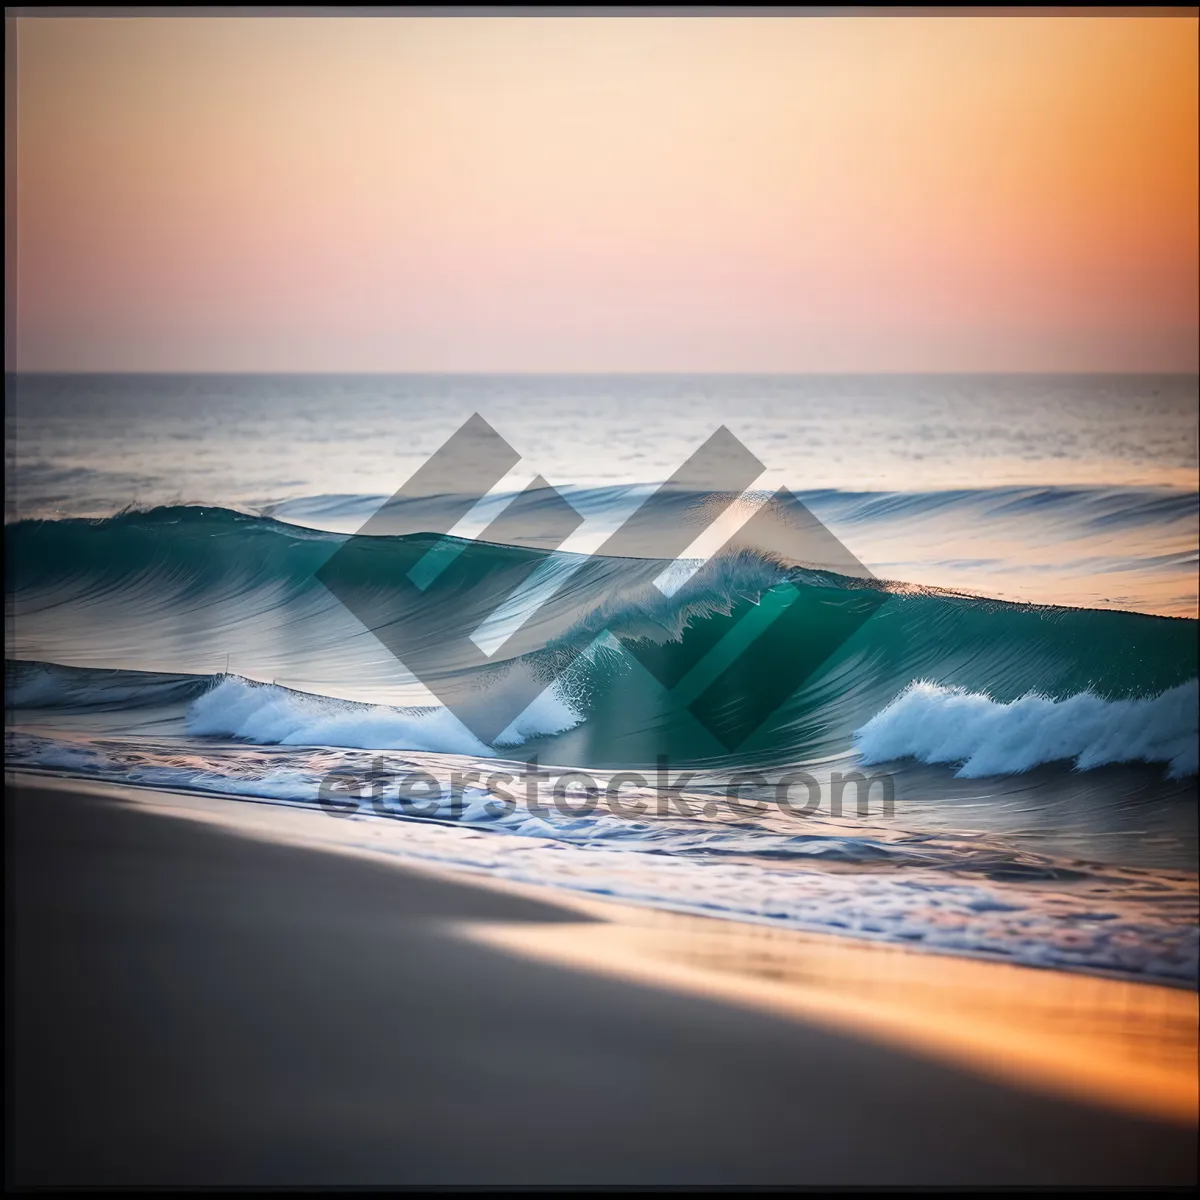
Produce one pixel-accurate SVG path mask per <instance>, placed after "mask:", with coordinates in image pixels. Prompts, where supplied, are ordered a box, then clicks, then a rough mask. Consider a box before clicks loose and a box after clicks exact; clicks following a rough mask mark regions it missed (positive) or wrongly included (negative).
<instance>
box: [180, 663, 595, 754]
mask: <svg viewBox="0 0 1200 1200" xmlns="http://www.w3.org/2000/svg"><path fill="white" fill-rule="evenodd" d="M581 720H582V717H581V716H580V714H579V713H577V712H576V711H575V710H574V709H573V708H572V707H571V706H570V704H569V703H568V702H567V701H566V700H565V699H564V698H563V697H562V696H560V695H559V693H558V692H557V689H555V688H548V689H547V690H546V691H545V692H544V693H543V694H542V695H541V696H539V697H538V699H537V700H535V701H534V702H533V704H531V705H530V706H529V707H528V708H527V709H526V710H525V711H524V712H523V713H522V714H521V715H520V716H519V717H518V718H517V719H516V720H514V721H513V722H512V724H511V725H510V726H509V728H508V729H507V730H506V731H505V732H504V733H503V734H501V736H500V737H499V738H497V739H496V744H497V745H499V746H519V745H521V744H522V743H523V742H525V741H526V740H527V739H528V738H530V737H539V736H545V735H547V734H555V733H562V732H564V731H565V730H567V729H570V728H572V727H573V726H575V725H577V724H578V723H579V722H580V721H581ZM187 731H188V732H189V733H191V734H194V735H196V736H199V737H231V738H238V739H241V740H243V741H248V742H254V743H256V744H258V745H264V746H341V747H346V748H349V749H358V750H423V751H429V752H433V753H441V754H464V755H473V756H475V757H479V758H487V757H491V756H493V755H494V754H495V753H496V751H495V749H493V748H492V747H491V746H486V745H484V743H482V742H481V741H479V740H478V738H476V737H474V736H473V735H472V734H471V733H470V731H469V730H467V729H466V727H465V726H464V725H463V724H462V722H460V721H459V720H458V718H457V717H455V716H454V714H453V713H451V712H450V711H449V710H448V709H446V708H441V707H429V708H421V709H401V708H393V707H390V706H388V705H382V704H373V705H367V704H356V703H354V702H353V701H347V700H337V699H334V698H332V697H329V696H314V695H308V694H306V693H304V692H296V691H292V690H291V689H290V688H283V687H278V686H275V685H273V684H263V683H254V682H253V681H251V680H248V679H240V678H238V677H236V676H232V677H228V678H225V679H222V680H220V682H218V683H217V684H216V686H214V687H213V688H212V689H211V690H210V691H207V692H205V693H204V694H203V695H201V696H199V697H198V698H197V699H196V700H194V701H193V702H192V705H191V707H190V709H189V710H188V714H187Z"/></svg>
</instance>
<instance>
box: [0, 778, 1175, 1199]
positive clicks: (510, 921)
mask: <svg viewBox="0 0 1200 1200" xmlns="http://www.w3.org/2000/svg"><path fill="white" fill-rule="evenodd" d="M133 795H134V793H133V792H132V791H130V790H121V789H102V788H96V787H92V788H85V787H77V786H74V785H64V784H61V783H59V784H58V785H55V786H50V785H47V784H46V783H44V782H35V781H31V780H29V779H19V780H10V781H9V784H8V786H7V787H6V833H7V837H6V854H7V868H8V869H7V872H6V879H7V884H6V886H7V888H8V895H7V899H8V913H9V925H8V962H7V964H6V965H7V968H8V969H7V979H8V1013H9V1019H8V1047H7V1054H8V1127H7V1143H8V1154H7V1155H6V1162H7V1172H8V1182H9V1184H10V1185H13V1184H15V1185H17V1186H29V1185H51V1184H108V1185H114V1184H128V1185H155V1184H161V1185H169V1184H192V1185H204V1184H250V1185H256V1184H257V1185H272V1184H275V1185H310V1186H315V1185H333V1184H358V1185H372V1184H377V1185H387V1184H392V1185H406V1184H407V1185H419V1184H463V1185H471V1184H501V1185H503V1184H508V1185H520V1184H529V1185H537V1184H697V1185H702V1184H746V1185H754V1184H783V1185H789V1184H790V1185H800V1186H803V1185H823V1184H825V1185H827V1184H897V1185H921V1184H926V1185H955V1184H958V1185H971V1184H976V1185H979V1184H1010V1185H1011V1184H1031V1185H1034V1184H1077V1185H1084V1184H1094V1185H1104V1184H1109V1185H1113V1184H1145V1185H1154V1184H1179V1185H1187V1184H1194V1183H1195V1181H1196V1152H1197V1135H1196V1128H1195V1123H1194V1113H1195V1057H1194V1053H1195V1050H1194V1048H1195V1030H1194V1024H1195V1022H1194V1018H1193V1017H1191V1016H1190V1014H1194V1011H1195V1008H1194V1006H1195V995H1194V993H1191V992H1185V991H1179V990H1175V989H1166V988H1156V987H1147V986H1145V985H1139V984H1130V983H1126V982H1123V981H1116V980H1101V979H1094V978H1087V979H1085V978H1082V977H1074V976H1064V975H1060V974H1056V973H1052V972H1037V971H1030V970H1022V969H1019V968H1013V967H1009V966H1006V965H1001V964H991V963H976V962H968V961H966V960H959V959H951V958H944V957H939V956H936V955H925V954H916V953H908V952H904V951H891V950H888V949H886V948H885V949H881V948H878V947H871V946H865V945H856V944H852V943H849V942H844V941H840V940H838V939H832V938H810V937H806V936H804V935H792V936H787V935H784V936H780V932H779V931H775V930H769V929H755V928H754V927H749V926H740V925H738V924H737V923H734V922H719V921H709V920H704V919H700V918H692V917H683V916H678V915H675V914H660V913H651V912H645V911H639V910H630V909H628V908H626V907H625V906H619V905H606V904H602V903H599V902H589V901H585V900H579V899H576V898H572V897H562V898H561V899H560V898H559V897H558V895H557V894H551V893H541V894H540V896H539V895H538V894H537V893H535V892H534V890H533V889H521V888H516V887H499V888H498V887H495V886H485V885H484V884H483V883H482V882H481V881H479V880H477V879H476V878H474V877H467V876H458V877H450V876H448V875H445V874H443V875H435V874H431V873H428V872H417V871H413V870H409V869H404V868H401V867H399V866H396V865H394V864H392V863H388V862H386V861H383V859H382V857H381V856H378V855H377V856H374V857H372V856H371V855H370V854H357V855H351V854H345V853H335V852H330V851H328V850H322V849H318V848H316V847H315V846H308V845H304V844H302V842H303V838H302V837H296V838H293V839H292V840H291V842H290V844H289V842H288V841H275V842H272V841H269V840H267V835H268V832H269V830H270V829H271V827H272V823H273V822H274V823H275V825H276V826H277V827H278V828H279V829H281V830H284V831H285V832H286V829H287V824H288V822H287V819H283V818H280V816H279V814H276V813H271V814H266V815H264V816H263V817H262V819H261V828H260V829H257V830H256V829H254V828H250V827H247V828H245V829H243V830H242V831H241V832H239V831H237V829H236V828H235V827H234V826H233V825H232V824H230V823H228V822H222V821H221V820H220V819H218V809H219V805H217V804H215V803H214V802H207V801H206V802H204V803H201V802H195V803H193V802H190V801H179V802H178V804H177V808H176V809H175V810H172V809H171V808H170V807H169V804H168V803H167V802H166V801H164V800H162V799H158V800H156V799H155V797H154V794H153V793H142V794H141V796H140V797H138V798H137V799H134V800H131V796H133ZM224 803H225V804H226V805H227V806H228V805H229V804H234V803H236V802H224ZM254 807H255V806H252V805H247V806H244V811H247V812H250V813H251V814H252V813H253V810H254ZM172 812H174V815H172ZM304 815H305V816H307V814H304ZM178 816H191V817H197V818H199V819H192V820H180V819H176V817H178ZM291 819H292V821H293V823H294V824H295V825H296V827H297V828H299V826H300V825H301V824H302V823H303V822H302V821H301V819H300V818H299V817H294V818H291ZM316 819H317V820H325V818H322V817H320V815H319V814H318V815H317V817H316ZM246 833H250V834H252V835H253V836H245V834H246ZM542 897H548V899H547V898H542ZM922 1014H925V1015H924V1016H922ZM939 1031H940V1032H939ZM1189 1056H1190V1059H1189ZM1122 1080H1127V1081H1128V1086H1127V1087H1126V1088H1124V1089H1123V1088H1122ZM1126 1093H1127V1094H1126Z"/></svg>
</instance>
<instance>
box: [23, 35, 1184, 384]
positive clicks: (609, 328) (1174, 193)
mask: <svg viewBox="0 0 1200 1200" xmlns="http://www.w3.org/2000/svg"><path fill="white" fill-rule="evenodd" d="M1197 32H1198V31H1197V21H1196V19H1195V17H1194V16H1193V17H1186V18H1157V19H1156V18H1129V19H1124V18H1122V19H1118V18H1111V17H1105V18H1096V17H1091V18H1086V17H1073V18H1062V19H1058V18H1049V17H1029V18H1012V17H1004V18H987V17H955V18H949V17H925V18H900V17H894V16H893V17H858V18H853V17H836V18H829V19H825V18H820V19H818V18H757V19H755V18H744V19H743V18H706V19H685V18H678V17H676V18H670V19H656V18H620V19H600V18H586V19H570V18H553V19H551V18H539V19H528V18H526V19H519V18H518V19H513V18H509V19H497V18H454V19H451V18H444V17H443V18H429V19H407V18H406V19H350V18H347V19H339V18H335V19H284V18H266V19H238V18H209V19H197V20H192V19H181V18H176V19H170V18H168V19H148V18H138V19H131V20H122V19H104V20H80V19H63V20H56V19H48V18H25V19H21V20H19V21H18V22H17V26H16V34H15V43H13V44H10V66H11V64H12V63H13V62H14V61H15V66H16V75H15V92H16V102H17V103H16V106H15V109H16V113H15V120H16V122H17V125H16V134H17V139H16V143H15V144H16V163H17V172H16V186H17V202H18V203H17V209H16V220H17V227H16V231H15V241H10V255H9V259H10V272H11V270H12V267H13V259H14V257H15V266H16V283H15V288H16V300H17V303H16V305H15V311H16V336H15V339H14V340H10V342H9V346H8V354H7V358H8V363H9V366H10V367H11V366H12V365H13V355H14V341H15V355H16V364H17V365H18V366H19V367H20V369H23V370H89V369H90V370H218V371H237V370H295V371H307V370H328V371H338V370H349V371H393V370H394V371H404V370H418V371H420V370H429V371H435V370H447V371H488V370H497V371H499V370H512V371H559V370H561V371H591V370H595V371H637V370H680V371H740V370H748V371H755V370H761V371H793V370H794V371H889V370H895V371H909V370H915V371H953V370H995V371H1036V370H1083V371H1088V370H1097V371H1104V370H1132V371H1136V370H1195V369H1196V367H1197V327H1198V323H1200V313H1198V301H1197V294H1198V291H1200V281H1198V267H1197V262H1198V246H1197V225H1198V220H1200V217H1198V209H1197V140H1198V132H1197ZM13 87H14V81H13V78H11V77H10V80H9V88H10V95H11V94H12V90H13ZM13 120H14V114H13V112H12V110H11V107H10V116H9V121H10V131H11V130H12V128H13V126H12V124H11V123H12V121H13ZM11 153H12V149H11V147H10V155H11ZM10 161H11V158H10ZM11 183H12V181H11V179H10V189H11ZM11 219H12V213H11V209H10V238H11V236H12V225H11ZM13 245H15V248H16V255H15V256H14V255H12V254H11V247H12V246H13ZM9 286H10V289H11V288H12V287H13V286H14V285H13V280H12V275H11V273H10V283H9ZM10 297H11V290H10ZM10 328H11V314H10Z"/></svg>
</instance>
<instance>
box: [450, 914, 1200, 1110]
mask: <svg viewBox="0 0 1200 1200" xmlns="http://www.w3.org/2000/svg"><path fill="white" fill-rule="evenodd" d="M573 906H574V905H573ZM579 907H581V908H582V909H584V911H586V912H587V913H588V915H591V916H594V917H597V918H599V920H598V921H596V922H595V923H586V924H579V925H575V924H565V925H564V924H551V925H532V924H520V925H499V924H486V925H472V926H469V927H467V928H466V929H465V930H464V932H465V933H466V934H467V936H469V937H472V938H474V939H476V940H479V941H483V942H486V943H488V944H489V945H493V946H498V947H500V948H503V949H505V950H508V951H514V952H517V953H521V954H526V955H530V956H533V957H537V958H540V959H546V960H549V961H552V962H556V963H559V964H565V965H570V966H573V967H577V968H582V969H586V970H593V971H600V972H604V973H607V974H616V975H619V976H622V977H624V978H628V979H633V980H636V981H637V982H640V983H647V984H652V985H659V986H668V987H680V988H684V989H686V990H688V991H692V992H700V993H703V994H707V995H709V996H712V997H713V998H714V999H719V1000H724V1001H731V1002H734V1003H738V1004H745V1005H748V1006H752V1007H755V1008H760V1009H768V1010H770V1011H772V1012H775V1013H777V1014H781V1015H787V1016H792V1017H798V1018H800V1019H803V1020H807V1021H811V1022H814V1023H817V1024H820V1025H824V1026H827V1027H830V1028H834V1029H837V1030H840V1031H843V1032H846V1033H850V1034H852V1035H854V1036H858V1037H865V1038H870V1039H876V1040H882V1041H885V1042H888V1043H891V1044H893V1045H899V1046H901V1047H903V1048H906V1049H910V1050H912V1051H915V1052H918V1053H921V1054H926V1055H929V1056H931V1057H935V1058H939V1059H942V1060H947V1061H950V1062H951V1063H953V1064H955V1065H958V1066H962V1067H966V1068H968V1069H972V1070H975V1071H977V1072H979V1073H982V1074H985V1075H988V1076H991V1077H995V1078H999V1079H1001V1080H1003V1081H1005V1082H1009V1083H1015V1084H1018V1085H1020V1086H1026V1087H1031V1088H1035V1089H1037V1090H1041V1091H1050V1092H1054V1093H1057V1094H1060V1095H1066V1096H1069V1097H1071V1098H1074V1099H1081V1100H1084V1101H1091V1102H1096V1103H1103V1104H1107V1105H1111V1106H1114V1107H1118V1108H1123V1109H1127V1110H1133V1111H1135V1112H1140V1113H1146V1114H1150V1115H1154V1116H1158V1117H1165V1118H1168V1119H1171V1120H1176V1121H1184V1122H1195V1121H1196V1118H1197V1021H1198V1015H1200V1009H1198V1003H1197V1001H1198V997H1197V994H1196V993H1195V992H1192V991H1185V990H1182V989H1177V988H1170V987H1162V986H1158V985H1151V984H1143V983H1133V982H1128V981H1125V980H1118V979H1108V978H1100V977H1096V976H1089V975H1075V974H1067V973H1064V972H1059V971H1049V970H1045V971H1043V970H1038V969H1035V968H1029V967H1018V966H1013V965H1010V964H1008V963H996V962H989V961H984V960H980V959H968V958H957V957H951V956H947V955H940V954H931V953H926V952H919V951H912V950H907V949H904V948H901V947H891V946H883V945H879V944H876V943H864V942H856V941H851V940H849V939H842V938H836V937H825V936H821V935H812V934H803V933H797V932H795V931H792V930H781V929H771V928H767V927H765V926H759V925H749V924H744V923H741V922H733V921H721V920H715V919H710V918H705V917H693V916H685V915H683V914H678V913H670V912H663V911H660V910H650V909H638V908H631V907H626V906H624V905H617V904H610V903H607V902H605V903H597V902H586V901H585V902H583V903H582V904H581V905H580V906H579Z"/></svg>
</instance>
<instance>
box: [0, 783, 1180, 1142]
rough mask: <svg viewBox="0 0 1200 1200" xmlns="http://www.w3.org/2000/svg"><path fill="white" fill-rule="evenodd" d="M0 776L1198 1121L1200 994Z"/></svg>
mask: <svg viewBox="0 0 1200 1200" xmlns="http://www.w3.org/2000/svg"><path fill="white" fill-rule="evenodd" d="M6 779H7V782H8V784H9V786H15V787H20V788H26V789H33V790H41V791H51V792H60V793H67V794H75V795H78V796H89V795H90V796H95V797H99V798H107V799H109V800H119V801H120V802H123V803H124V804H126V805H128V806H130V807H133V808H137V809H141V810H145V811H148V812H151V813H156V814H160V815H169V816H174V817H176V818H177V819H178V818H183V819H185V820H188V821H191V822H193V823H198V824H207V825H210V826H211V825H216V826H218V827H220V828H222V829H225V830H228V831H231V832H234V833H236V834H238V835H240V836H244V837H249V838H253V839H255V840H258V841H260V842H263V843H264V844H273V845H278V846H290V847H293V848H296V849H303V850H306V851H315V852H317V853H325V854H328V853H332V854H335V855H340V856H343V857H346V856H348V857H352V858H355V859H358V860H363V861H368V862H375V863H379V864H382V865H384V866H385V867H386V868H387V869H388V870H393V871H399V872H403V873H405V874H412V875H415V876H418V877H422V878H424V879H427V880H429V881H430V882H431V883H438V884H444V885H449V886H454V887H472V888H478V889H480V890H481V891H483V892H485V893H488V894H494V895H496V896H497V897H498V900H497V903H498V904H500V905H503V904H504V903H505V900H503V899H500V898H504V897H507V898H511V899H513V900H517V901H520V902H529V903H533V904H539V905H546V906H552V907H554V908H555V909H556V910H558V911H560V912H562V913H564V914H568V915H573V919H571V920H568V919H567V918H566V917H564V920H563V921H556V922H553V923H531V922H515V923H514V922H506V921H504V920H503V919H502V918H500V917H499V916H498V915H497V916H496V917H489V918H487V919H485V920H480V921H459V922H455V923H454V924H453V926H452V932H453V933H454V935H455V936H458V937H460V938H462V939H464V940H467V941H471V942H473V943H475V944H479V945H483V946H488V947H490V948H493V949H499V950H501V951H503V952H505V953H508V954H512V955H517V956H520V957H522V958H524V959H526V960H528V961H536V962H543V963H545V964H547V965H551V966H555V967H559V968H567V969H571V970H575V971H583V972H587V973H590V974H591V975H594V976H598V977H599V976H602V977H607V978H611V979H619V980H623V981H625V982H633V983H637V984H640V985H648V986H651V987H654V988H658V989H660V990H666V991H668V992H674V993H676V994H689V995H694V996H703V997H709V998H716V999H719V1001H720V1002H722V1003H725V1004H730V1005H733V1006H736V1007H738V1008H740V1009H743V1010H753V1011H755V1012H757V1013H769V1014H772V1015H773V1016H776V1017H783V1018H785V1019H790V1020H799V1021H802V1022H806V1023H808V1024H810V1025H813V1026H815V1027H819V1028H822V1029H825V1030H828V1031H831V1032H834V1033H842V1034H849V1035H851V1036H854V1037H856V1038H859V1039H861V1040H865V1041H866V1042H869V1043H872V1044H874V1045H877V1046H879V1047H881V1048H884V1049H887V1048H892V1049H899V1050H901V1051H903V1052H906V1053H916V1054H919V1055H921V1056H922V1057H923V1058H926V1059H928V1060H930V1061H933V1062H938V1063H941V1064H944V1065H946V1066H949V1067H952V1068H955V1069H958V1070H965V1071H968V1072H970V1073H972V1074H974V1075H977V1076H979V1077H981V1078H985V1079H990V1080H994V1081H997V1082H1000V1083H1003V1084H1006V1085H1010V1086H1012V1085H1015V1086H1017V1087H1019V1088H1022V1089H1024V1090H1027V1091H1031V1092H1035V1093H1040V1094H1044V1095H1049V1096H1058V1097H1061V1098H1065V1099H1076V1100H1082V1101H1083V1102H1085V1103H1093V1104H1102V1105H1105V1106H1108V1107H1110V1108H1113V1109H1115V1110H1118V1111H1125V1112H1128V1113H1131V1114H1138V1115H1145V1116H1149V1117H1154V1118H1157V1119H1164V1120H1169V1121H1174V1122H1179V1123H1183V1124H1185V1125H1190V1126H1194V1125H1195V1123H1196V1120H1197V1107H1198V1106H1197V1091H1196V1081H1197V1076H1196V1067H1195V1063H1196V1051H1197V1037H1196V1028H1197V1016H1198V1012H1200V1007H1198V1004H1200V997H1198V996H1197V993H1196V992H1195V991H1194V990H1191V989H1185V988H1180V987H1176V986H1172V985H1167V984H1162V983H1158V982H1153V983H1152V982H1141V981H1133V980H1129V979H1128V978H1125V977H1117V976H1104V975H1098V974H1091V973H1088V974H1084V973H1073V972H1064V971H1058V970H1053V969H1049V968H1036V967H1025V966H1017V965H1014V964H1011V963H1005V962H997V961H995V960H992V959H987V958H982V957H976V956H956V955H950V954H946V953H932V952H929V951H925V950H920V949H916V948H913V949H909V948H907V947H902V946H895V945H891V944H887V943H880V942H873V941H869V940H865V939H856V938H849V937H839V936H837V935H832V934H822V933H806V932H799V931H795V930H789V929H778V928H773V927H771V926H768V925H764V924H758V923H751V922H741V921H733V920H728V919H722V918H715V917H704V916H695V915H691V914H686V913H681V912H675V911H672V910H668V909H662V908H651V907H642V906H637V905H633V904H629V903H626V902H623V901H620V900H613V899H607V898H595V897H593V896H590V895H586V894H583V893H578V892H570V891H566V890H559V889H554V888H550V887H545V886H539V885H534V884H527V883H518V882H513V881H510V880H505V879H497V878H494V877H489V876H487V875H484V874H481V873H474V872H467V871H460V870H455V869H452V868H448V867H438V866H436V865H433V864H425V863H421V864H413V863H410V862H407V861H398V860H397V859H396V858H395V857H394V856H393V855H391V854H389V853H387V852H386V851H385V850H383V849H373V848H372V847H371V846H370V845H367V844H364V843H363V842H362V841H361V840H357V841H353V842H351V841H345V840H344V841H341V842H339V841H336V840H331V839H329V838H328V836H327V834H328V827H327V825H326V824H321V825H319V826H317V825H316V824H315V822H316V821H318V820H320V817H321V814H316V813H313V812H310V811H308V810H304V809H297V808H292V807H280V806H277V805H270V804H248V803H246V802H244V801H238V800H235V799H231V798H228V797H223V796H209V795H202V794H195V793H178V792H163V791H158V790H155V789H149V788H139V787H132V786H121V785H115V784H110V783H100V782H95V781H75V780H69V779H62V778H59V779H49V778H46V777H42V776H35V775H9V776H7V777H6ZM318 829H319V830H321V831H323V832H324V833H325V834H326V836H324V837H322V836H319V835H318V832H317V830H318Z"/></svg>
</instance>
